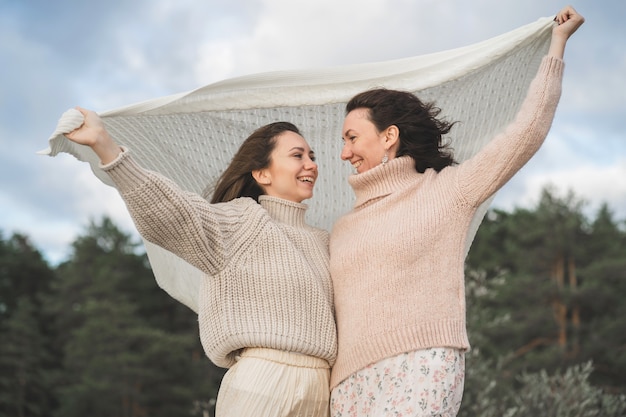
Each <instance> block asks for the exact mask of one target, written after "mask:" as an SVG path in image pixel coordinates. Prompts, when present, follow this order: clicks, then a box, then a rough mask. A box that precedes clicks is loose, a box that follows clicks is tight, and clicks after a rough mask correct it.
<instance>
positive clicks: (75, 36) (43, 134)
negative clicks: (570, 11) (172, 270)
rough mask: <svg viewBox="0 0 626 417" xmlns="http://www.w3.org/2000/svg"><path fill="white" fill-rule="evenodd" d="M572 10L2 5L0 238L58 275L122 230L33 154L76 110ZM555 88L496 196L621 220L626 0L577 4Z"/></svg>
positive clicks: (450, 5) (425, 0) (87, 191)
mask: <svg viewBox="0 0 626 417" xmlns="http://www.w3.org/2000/svg"><path fill="white" fill-rule="evenodd" d="M565 4H567V3H561V2H556V1H553V0H526V1H515V2H514V1H505V0H476V1H472V2H467V1H465V0H455V1H453V0H450V1H446V0H438V1H435V0H421V1H414V0H370V1H367V2H363V1H356V0H339V1H337V0H332V1H330V0H316V1H314V2H313V1H311V2H298V1H294V0H231V1H228V2H226V1H215V0H203V1H201V0H196V1H192V0H177V1H164V0H134V1H132V2H129V1H125V0H124V1H122V0H109V1H107V2H85V1H70V0H56V1H43V0H40V1H39V0H0V63H1V65H0V144H1V145H2V149H3V150H4V152H2V153H1V154H0V231H1V232H2V233H3V236H4V237H5V238H6V237H7V236H8V235H10V234H11V233H13V232H19V233H23V234H26V235H27V236H29V237H30V238H31V241H32V243H33V245H34V246H35V247H37V248H38V249H40V250H41V251H42V252H43V253H44V254H45V255H46V257H47V258H48V259H49V260H50V261H51V262H53V263H56V262H58V261H60V260H63V259H64V258H65V257H66V256H67V253H68V250H69V245H70V243H71V242H72V241H73V240H74V238H75V237H76V236H77V234H79V233H81V232H82V231H83V230H84V227H85V226H86V225H87V224H88V222H89V220H90V219H99V218H100V217H101V216H102V215H104V214H106V215H109V216H110V217H112V218H113V220H114V221H115V222H116V224H118V225H119V226H120V227H122V228H123V229H124V230H126V231H128V232H132V233H135V232H134V227H133V225H132V222H131V220H130V218H129V216H128V214H127V213H126V210H125V208H124V205H123V203H122V201H121V199H120V198H119V196H118V195H117V193H116V191H115V190H114V189H112V188H110V187H107V186H105V185H103V184H102V183H100V182H99V181H98V180H97V179H95V177H94V176H93V175H92V173H91V171H90V169H89V167H88V166H87V164H85V163H81V162H78V161H76V160H75V159H74V158H73V157H71V156H68V155H60V156H57V157H55V158H50V157H46V156H41V155H36V151H38V150H41V149H44V148H46V147H47V139H48V137H49V136H50V134H51V133H52V131H53V130H54V128H55V126H56V122H57V120H58V118H59V116H60V115H61V114H62V113H63V112H64V111H65V110H67V109H68V108H71V107H74V106H76V105H81V106H83V107H87V108H92V109H94V110H96V111H105V110H109V109H112V108H116V107H120V106H123V105H127V104H131V103H135V102H138V101H142V100H147V99H151V98H156V97H160V96H164V95H169V94H174V93H180V92H185V91H189V90H193V89H195V88H198V87H200V86H203V85H205V84H209V83H212V82H215V81H220V80H223V79H226V78H231V77H234V76H239V75H244V74H251V73H257V72H265V71H273V70H286V69H302V68H319V67H327V66H334V65H348V64H357V63H365V62H374V61H382V60H389V59H395V58H404V57H409V56H414V55H421V54H426V53H431V52H437V51H441V50H445V49H452V48H456V47H460V46H465V45H468V44H471V43H475V42H479V41H482V40H485V39H488V38H490V37H493V36H497V35H499V34H502V33H504V32H507V31H510V30H513V29H515V28H517V27H519V26H522V25H525V24H527V23H530V22H533V21H535V20H536V19H538V18H540V17H543V16H549V15H552V14H554V13H555V12H556V11H558V10H559V9H560V8H561V7H562V6H564V5H565ZM572 5H573V6H574V7H575V8H576V9H577V10H578V11H579V12H580V13H581V14H583V15H584V16H585V18H586V19H587V22H586V23H585V25H583V26H582V27H581V29H579V31H578V32H577V33H576V34H575V35H574V37H573V38H572V39H571V41H570V43H569V45H568V49H567V51H566V55H565V61H566V73H565V80H564V91H563V96H562V99H561V103H560V104H559V110H558V112H557V116H556V119H555V121H554V124H553V128H552V131H551V132H550V135H549V136H548V140H547V141H546V143H545V145H544V146H543V148H542V149H541V150H540V151H539V153H538V154H537V155H536V156H535V157H534V158H533V159H532V160H531V162H530V163H529V164H528V165H527V166H526V167H524V168H523V169H522V171H521V172H520V173H518V175H517V176H516V177H514V179H513V180H512V181H511V182H510V183H509V184H507V185H506V186H505V187H504V188H503V189H502V190H501V191H500V192H499V194H498V196H497V197H496V200H495V201H494V205H495V206H497V207H500V208H504V209H512V208H513V207H531V206H532V205H533V204H534V203H535V202H536V201H537V198H538V196H539V192H540V190H541V188H542V187H544V186H546V185H547V184H552V185H554V186H555V187H556V190H557V191H558V192H560V193H562V194H565V193H566V192H567V191H569V190H572V191H573V192H574V193H575V194H576V195H577V196H578V197H579V198H582V199H585V200H586V201H587V202H588V204H587V210H588V213H589V214H590V215H593V213H594V210H596V209H597V207H598V206H599V204H601V203H607V204H608V205H609V207H610V208H611V209H612V211H613V212H614V214H615V218H616V219H620V220H625V219H626V129H625V128H624V126H623V123H624V119H626V75H624V74H626V25H624V24H623V18H624V16H626V2H624V1H623V0H605V1H601V2H600V1H597V0H581V1H577V2H573V3H572Z"/></svg>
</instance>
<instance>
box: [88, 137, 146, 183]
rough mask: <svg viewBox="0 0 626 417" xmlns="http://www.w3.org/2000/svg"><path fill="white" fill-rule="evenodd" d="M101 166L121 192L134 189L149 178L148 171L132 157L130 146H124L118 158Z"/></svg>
mask: <svg viewBox="0 0 626 417" xmlns="http://www.w3.org/2000/svg"><path fill="white" fill-rule="evenodd" d="M100 168H102V170H103V171H104V172H106V173H107V174H108V175H109V176H110V177H111V179H112V180H113V182H114V183H115V187H116V188H117V189H118V190H119V192H121V193H125V192H129V191H132V190H133V189H135V188H137V187H138V186H139V185H141V184H143V183H144V182H145V181H146V180H147V178H148V174H147V173H146V171H145V170H144V169H143V168H141V167H140V166H139V165H138V164H137V163H136V162H135V161H134V160H133V159H132V157H131V154H130V151H129V150H128V148H126V147H123V146H122V152H120V154H119V155H118V156H117V158H115V159H114V160H113V161H111V162H109V163H108V164H106V165H102V164H101V165H100Z"/></svg>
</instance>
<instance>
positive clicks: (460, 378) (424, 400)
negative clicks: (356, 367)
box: [330, 348, 465, 417]
mask: <svg viewBox="0 0 626 417" xmlns="http://www.w3.org/2000/svg"><path fill="white" fill-rule="evenodd" d="M464 381H465V353H464V352H463V351H461V350H458V349H451V348H431V349H424V350H417V351H413V352H407V353H402V354H400V355H397V356H394V357H391V358H386V359H383V360H381V361H379V362H377V363H374V364H372V365H369V366H368V367H366V368H363V369H361V370H360V371H358V372H356V373H354V374H352V375H350V376H349V377H348V378H346V379H345V380H344V381H342V382H341V383H340V384H339V385H337V386H336V387H335V388H334V389H333V391H332V393H331V396H330V414H331V416H332V417H365V416H398V417H400V416H401V417H409V416H413V417H417V416H430V417H435V416H440V417H454V416H456V415H457V413H458V411H459V408H460V407H461V399H462V397H463V384H464Z"/></svg>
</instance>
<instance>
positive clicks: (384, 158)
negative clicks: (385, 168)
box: [380, 152, 389, 165]
mask: <svg viewBox="0 0 626 417" xmlns="http://www.w3.org/2000/svg"><path fill="white" fill-rule="evenodd" d="M387 162H389V157H388V156H387V152H385V155H384V156H383V159H382V160H381V161H380V164H381V165H385V164H386V163H387Z"/></svg>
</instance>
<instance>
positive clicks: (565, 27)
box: [548, 6, 585, 59]
mask: <svg viewBox="0 0 626 417" xmlns="http://www.w3.org/2000/svg"><path fill="white" fill-rule="evenodd" d="M554 21H555V22H556V23H557V25H556V26H554V29H552V40H551V42H550V49H549V50H548V56H553V57H555V58H559V59H563V55H564V53H565V44H566V43H567V40H568V39H569V37H570V36H572V34H573V33H574V32H576V30H577V29H578V28H579V27H580V26H581V25H582V24H583V23H584V22H585V18H584V17H582V16H581V15H579V14H578V12H576V10H574V8H573V7H572V6H565V7H564V8H563V9H561V10H560V11H559V12H558V13H557V15H556V17H555V18H554Z"/></svg>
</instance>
